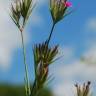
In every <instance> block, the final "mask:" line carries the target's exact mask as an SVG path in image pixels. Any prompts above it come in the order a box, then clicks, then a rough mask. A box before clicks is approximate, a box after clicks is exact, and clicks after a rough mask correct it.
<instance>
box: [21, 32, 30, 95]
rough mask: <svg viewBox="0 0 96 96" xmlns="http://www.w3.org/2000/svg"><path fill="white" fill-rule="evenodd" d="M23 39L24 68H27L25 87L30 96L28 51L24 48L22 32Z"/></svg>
mask: <svg viewBox="0 0 96 96" xmlns="http://www.w3.org/2000/svg"><path fill="white" fill-rule="evenodd" d="M21 39H22V48H23V58H24V66H25V83H26V84H25V86H26V91H27V92H26V94H27V96H30V94H31V92H30V83H29V78H28V66H27V63H26V51H25V46H24V38H23V32H22V31H21Z"/></svg>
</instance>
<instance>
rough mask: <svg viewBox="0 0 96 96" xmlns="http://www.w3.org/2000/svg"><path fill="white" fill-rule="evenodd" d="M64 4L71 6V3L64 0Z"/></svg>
mask: <svg viewBox="0 0 96 96" xmlns="http://www.w3.org/2000/svg"><path fill="white" fill-rule="evenodd" d="M64 5H65V7H71V6H72V3H71V2H67V1H66V2H65V3H64Z"/></svg>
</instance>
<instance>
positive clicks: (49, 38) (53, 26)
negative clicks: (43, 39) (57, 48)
mask: <svg viewBox="0 0 96 96" xmlns="http://www.w3.org/2000/svg"><path fill="white" fill-rule="evenodd" d="M55 25H56V24H55V23H53V25H52V28H51V32H50V35H49V37H48V42H47V44H48V45H49V42H50V40H51V37H52V34H53V30H54V28H55Z"/></svg>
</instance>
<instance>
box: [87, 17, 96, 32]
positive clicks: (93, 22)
mask: <svg viewBox="0 0 96 96" xmlns="http://www.w3.org/2000/svg"><path fill="white" fill-rule="evenodd" d="M86 25H87V28H88V30H89V31H91V32H96V17H93V18H90V19H89V20H88V21H87V24H86Z"/></svg>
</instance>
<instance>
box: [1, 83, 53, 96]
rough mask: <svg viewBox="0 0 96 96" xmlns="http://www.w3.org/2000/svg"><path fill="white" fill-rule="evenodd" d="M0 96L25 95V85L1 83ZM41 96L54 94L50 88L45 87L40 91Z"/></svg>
mask: <svg viewBox="0 0 96 96" xmlns="http://www.w3.org/2000/svg"><path fill="white" fill-rule="evenodd" d="M0 96H25V89H24V86H22V85H8V84H7V85H6V84H5V85H3V84H0ZM39 96H53V95H52V92H51V91H50V90H49V89H47V88H45V89H42V90H41V91H40V93H39Z"/></svg>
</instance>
